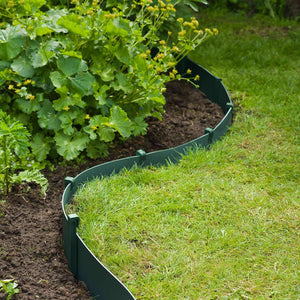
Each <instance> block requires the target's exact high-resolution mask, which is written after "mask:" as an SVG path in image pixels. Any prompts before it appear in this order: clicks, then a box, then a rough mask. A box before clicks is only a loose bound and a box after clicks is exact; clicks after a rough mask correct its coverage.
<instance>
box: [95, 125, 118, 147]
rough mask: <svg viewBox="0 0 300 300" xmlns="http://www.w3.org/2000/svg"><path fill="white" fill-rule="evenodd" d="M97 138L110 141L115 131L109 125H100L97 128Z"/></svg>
mask: <svg viewBox="0 0 300 300" xmlns="http://www.w3.org/2000/svg"><path fill="white" fill-rule="evenodd" d="M97 133H98V135H99V138H100V140H101V141H103V142H106V143H108V142H112V141H113V140H114V138H115V131H114V129H113V128H111V127H106V126H105V127H101V128H99V129H98V130H97Z"/></svg>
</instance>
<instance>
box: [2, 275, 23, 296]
mask: <svg viewBox="0 0 300 300" xmlns="http://www.w3.org/2000/svg"><path fill="white" fill-rule="evenodd" d="M17 287H18V284H17V283H16V282H15V281H14V280H13V279H5V280H0V291H2V290H4V291H5V293H6V300H9V299H11V297H12V296H13V295H15V294H18V293H19V289H18V288H17Z"/></svg>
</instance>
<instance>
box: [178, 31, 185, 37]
mask: <svg viewBox="0 0 300 300" xmlns="http://www.w3.org/2000/svg"><path fill="white" fill-rule="evenodd" d="M178 35H179V36H184V35H186V30H181V31H179V32H178Z"/></svg>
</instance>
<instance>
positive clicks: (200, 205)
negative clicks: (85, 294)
mask: <svg viewBox="0 0 300 300" xmlns="http://www.w3.org/2000/svg"><path fill="white" fill-rule="evenodd" d="M199 21H200V22H202V23H203V24H204V25H203V26H205V27H217V28H218V29H219V31H220V34H219V35H218V36H216V37H212V38H211V39H210V40H209V41H207V42H206V43H205V44H203V46H202V47H201V48H200V49H199V50H198V51H197V52H196V53H194V54H193V55H192V58H193V60H195V61H197V62H199V63H200V64H201V65H203V66H204V67H206V68H207V69H208V70H210V71H211V72H212V73H214V75H216V76H219V77H221V78H223V82H224V84H225V86H226V87H227V89H228V90H229V91H230V93H231V96H232V99H233V101H234V102H235V105H236V116H235V122H234V124H233V125H232V128H231V130H230V132H229V134H227V136H226V137H225V138H224V139H223V140H222V141H221V142H218V143H216V144H214V145H213V147H212V148H211V150H210V151H205V150H199V151H196V152H194V153H191V154H190V155H188V156H187V157H185V158H184V159H183V160H182V162H181V163H179V164H178V165H174V166H169V167H167V168H160V169H157V170H155V169H145V170H140V169H134V170H132V171H124V172H123V173H122V175H121V176H119V175H116V176H114V177H112V178H106V179H103V180H102V181H99V180H96V181H94V182H92V183H90V184H89V185H87V186H86V187H85V188H84V189H82V190H81V191H80V193H79V194H78V196H77V198H76V205H77V207H73V208H72V209H73V210H75V211H76V213H78V215H79V216H80V219H81V223H80V228H79V231H80V235H81V236H82V237H83V239H84V241H85V242H86V243H87V245H88V246H89V247H90V249H91V250H92V251H93V252H94V253H95V254H96V256H98V257H99V258H100V259H101V261H102V262H103V263H104V264H105V265H106V266H108V268H109V269H110V270H111V271H112V272H113V273H114V274H116V275H117V276H118V277H119V278H120V279H121V280H122V281H123V282H124V283H125V284H126V285H127V286H128V288H129V289H130V290H131V291H132V293H133V294H134V295H135V296H136V298H137V299H170V300H171V299H172V300H173V299H180V300H181V299H190V300H195V299H268V298H272V299H299V298H300V284H299V282H300V276H299V275H300V273H299V269H300V268H299V256H300V247H299V245H300V238H299V232H300V230H299V229H300V226H299V225H300V221H299V204H300V201H299V186H300V181H299V175H300V174H299V173H300V165H299V153H300V151H299V150H300V147H299V145H300V143H299V119H300V51H299V49H300V27H299V25H298V26H296V25H294V24H293V23H292V22H288V21H278V20H277V21H276V20H271V19H267V18H266V19H263V18H261V17H260V18H258V17H256V18H252V19H248V18H246V17H244V16H239V15H234V14H230V13H220V12H208V13H203V14H202V16H201V18H199ZM120 187H121V188H120ZM85 199H88V201H85Z"/></svg>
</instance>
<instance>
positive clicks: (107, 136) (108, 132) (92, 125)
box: [85, 115, 115, 142]
mask: <svg viewBox="0 0 300 300" xmlns="http://www.w3.org/2000/svg"><path fill="white" fill-rule="evenodd" d="M85 132H87V133H89V134H90V136H91V139H93V140H94V139H95V138H96V136H95V132H97V134H98V136H99V138H100V140H101V141H104V142H111V141H113V140H114V138H115V133H114V132H115V129H114V128H112V127H111V125H110V124H109V119H108V118H106V117H102V116H101V115H97V116H94V117H92V118H91V119H90V122H89V126H88V127H86V128H85Z"/></svg>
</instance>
